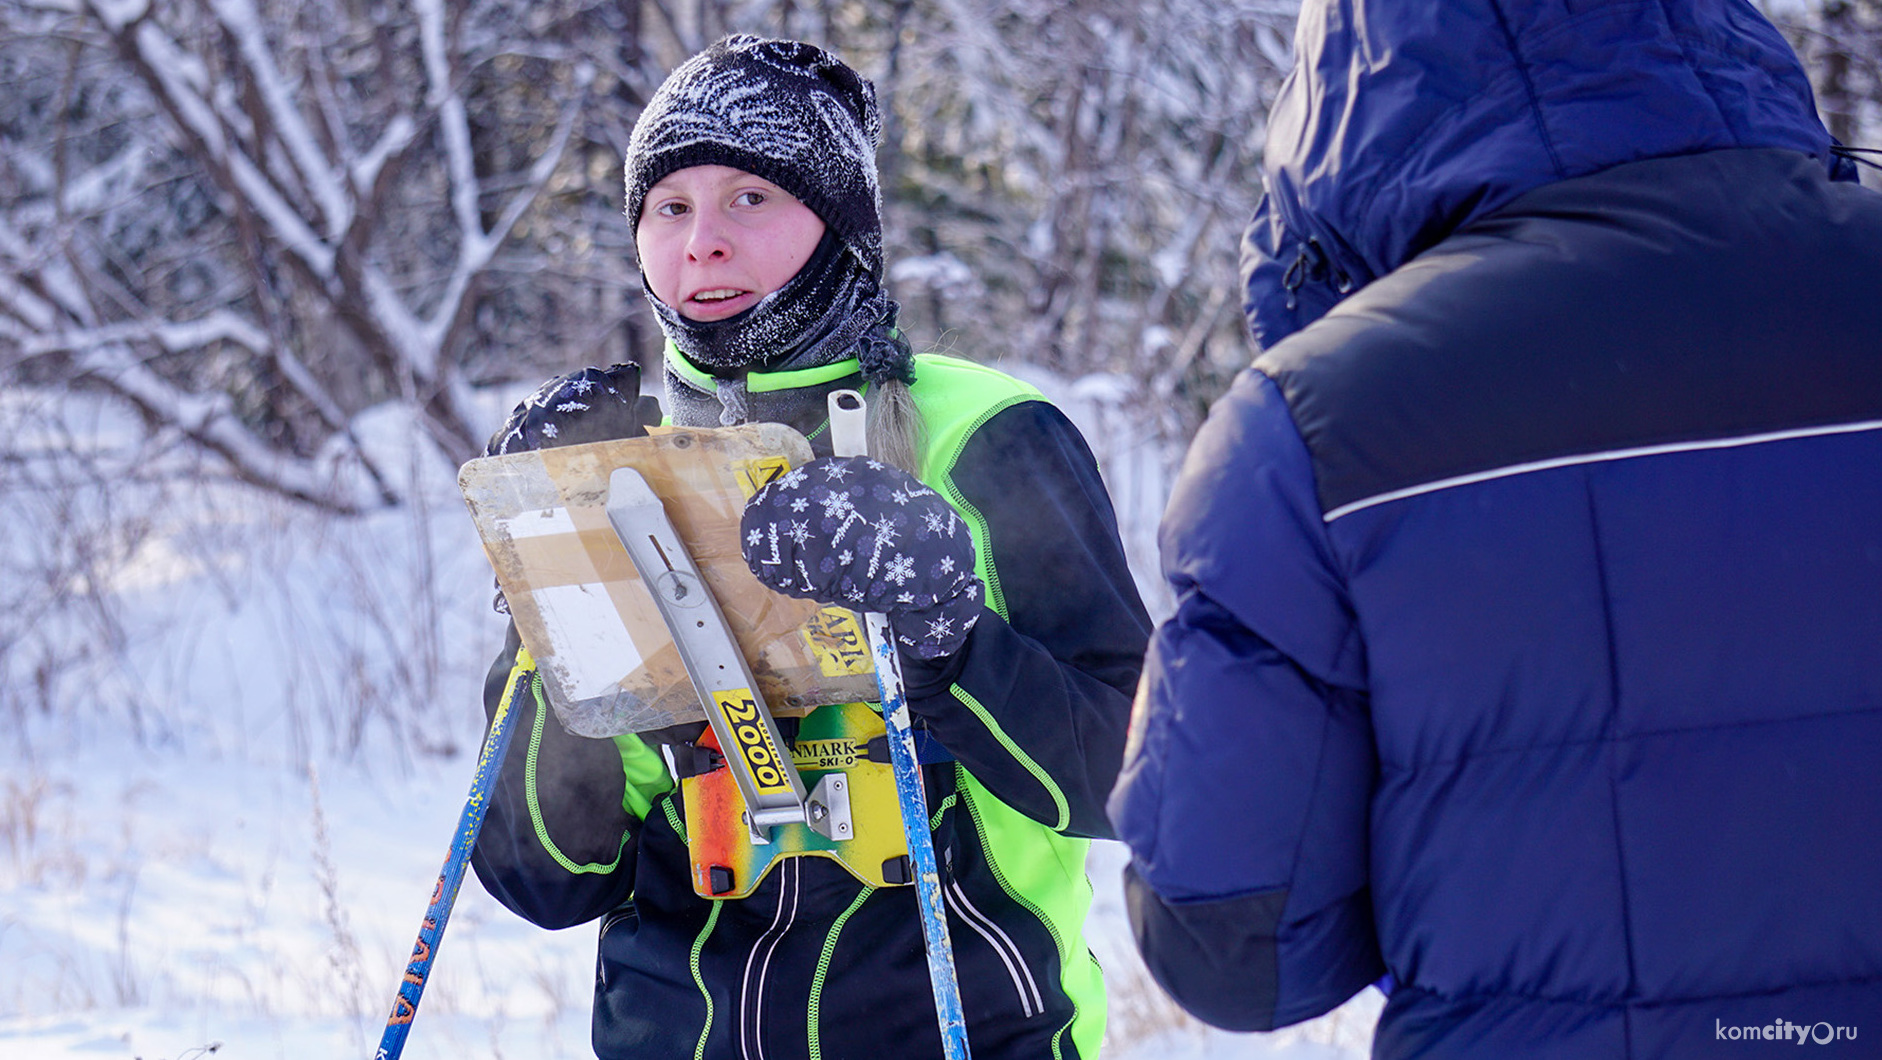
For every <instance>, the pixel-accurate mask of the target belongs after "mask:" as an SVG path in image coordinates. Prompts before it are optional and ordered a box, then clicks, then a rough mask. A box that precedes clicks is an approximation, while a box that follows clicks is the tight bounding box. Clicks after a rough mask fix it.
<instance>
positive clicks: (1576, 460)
mask: <svg viewBox="0 0 1882 1060" xmlns="http://www.w3.org/2000/svg"><path fill="white" fill-rule="evenodd" d="M1875 430H1882V420H1868V421H1865V422H1862V423H1838V424H1831V425H1829V426H1824V427H1797V428H1793V429H1791V430H1786V431H1771V432H1768V433H1765V434H1747V435H1744V436H1742V437H1738V438H1712V439H1707V440H1705V441H1696V442H1668V443H1666V444H1664V445H1643V446H1640V447H1638V448H1634V449H1613V450H1609V451H1607V452H1602V453H1579V454H1576V455H1574V456H1557V457H1551V458H1550V459H1548V460H1535V461H1531V462H1530V463H1527V464H1511V465H1510V466H1509V467H1499V468H1493V469H1491V470H1489V471H1476V472H1472V473H1471V474H1468V475H1458V476H1456V477H1454V478H1446V479H1439V480H1438V481H1436V482H1427V483H1424V484H1423V485H1419V486H1407V487H1405V488H1404V489H1396V490H1392V491H1390V492H1388V493H1381V494H1378V495H1377V496H1373V497H1366V498H1364V499H1362V500H1356V501H1353V502H1351V503H1350V504H1342V505H1340V506H1339V507H1338V508H1335V509H1333V510H1332V511H1330V512H1328V513H1326V514H1325V515H1323V516H1321V517H1320V518H1321V520H1322V521H1323V522H1328V523H1330V522H1332V521H1333V520H1335V519H1338V518H1340V517H1342V516H1346V515H1351V514H1353V513H1354V512H1357V511H1362V510H1364V509H1366V508H1370V507H1372V506H1374V505H1377V504H1386V503H1389V502H1391V501H1397V500H1404V499H1405V498H1407V497H1416V496H1418V495H1420V494H1423V493H1436V492H1437V491H1439V490H1447V489H1452V488H1454V487H1457V486H1468V485H1471V484H1473V483H1477V482H1488V481H1490V480H1491V479H1499V478H1509V477H1511V476H1514V475H1526V474H1528V473H1530V472H1532V471H1548V470H1551V469H1553V468H1558V467H1572V466H1573V465H1575V464H1598V463H1605V462H1607V461H1611V460H1631V459H1633V458H1635V457H1638V456H1660V455H1663V454H1666V453H1690V452H1697V451H1699V450H1703V449H1736V448H1738V447H1740V446H1747V445H1763V444H1765V443H1767V442H1784V441H1789V440H1791V439H1793V438H1817V437H1821V436H1824V435H1831V434H1859V433H1861V432H1863V431H1875Z"/></svg>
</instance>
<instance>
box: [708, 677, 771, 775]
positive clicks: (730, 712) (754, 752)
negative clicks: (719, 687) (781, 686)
mask: <svg viewBox="0 0 1882 1060" xmlns="http://www.w3.org/2000/svg"><path fill="white" fill-rule="evenodd" d="M712 702H713V705H714V706H716V707H718V708H719V714H720V716H721V717H723V718H724V719H725V720H726V723H727V724H728V726H729V727H730V728H731V730H732V738H733V739H735V740H737V741H738V753H739V755H740V757H742V758H744V759H745V764H746V765H747V766H750V767H751V778H752V786H753V787H754V788H756V789H757V791H758V794H760V795H772V794H776V793H778V792H788V791H790V790H791V782H790V781H789V780H788V779H786V778H785V774H784V770H782V769H780V768H778V762H779V758H778V748H777V745H776V744H774V743H772V742H771V734H770V733H768V732H766V731H765V727H764V725H762V724H760V723H759V721H758V701H757V700H756V699H754V698H753V697H752V691H751V689H749V688H734V689H732V690H730V691H726V692H714V693H713V694H712Z"/></svg>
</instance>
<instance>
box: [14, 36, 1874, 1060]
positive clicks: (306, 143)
mask: <svg viewBox="0 0 1882 1060" xmlns="http://www.w3.org/2000/svg"><path fill="white" fill-rule="evenodd" d="M1295 8H1296V3H1295V2H1294V0H1218V2H1215V3H1209V4H1198V3H1193V2H1190V0H1006V2H997V3H996V2H992V0H881V2H871V3H859V2H838V0H742V2H732V0H528V2H525V0H449V2H447V0H408V2H392V0H296V2H292V3H289V2H283V0H161V2H156V0H0V500H3V501H4V503H0V1060H12V1058H25V1057H34V1058H36V1057H66V1056H123V1057H133V1056H135V1057H143V1058H147V1060H155V1058H159V1057H161V1058H165V1060H181V1058H183V1057H194V1056H200V1055H206V1052H207V1051H211V1050H212V1047H213V1049H214V1050H216V1051H219V1053H220V1054H221V1055H229V1056H244V1057H248V1056H254V1057H262V1056H269V1057H299V1056H312V1055H334V1056H345V1055H354V1056H364V1055H367V1054H368V1053H369V1052H370V1049H371V1045H370V1043H372V1042H373V1041H376V1038H377V1033H378V1027H379V1025H380V1023H381V1022H382V1020H383V1018H384V1013H385V1012H386V1011H387V1009H388V1007H389V1004H390V999H391V995H392V990H393V987H394V986H395V985H396V982H397V976H398V973H399V971H400V970H401V968H402V965H403V962H404V958H405V955H406V953H407V951H408V950H409V947H410V945H411V939H412V936H413V933H414V932H415V930H416V928H417V921H418V917H419V915H420V913H421V912H422V911H423V907H424V903H425V899H426V898H427V897H428V896H429V891H430V887H431V881H432V879H433V877H434V876H435V874H436V871H437V865H438V862H439V861H440V860H441V859H442V857H443V855H444V852H445V847H446V845H447V843H448V841H449V837H450V831H451V827H452V825H453V823H454V821H455V818H456V814H457V810H458V807H459V805H460V803H461V800H462V798H463V794H464V790H465V787H466V785H467V783H468V780H469V775H470V768H471V765H472V760H473V759H474V756H475V750H476V747H477V745H478V743H479V741H480V730H481V724H482V714H481V710H480V709H479V706H478V703H477V688H478V683H479V681H480V679H481V674H482V669H483V667H484V665H485V664H486V663H487V661H488V658H489V656H490V654H491V653H492V651H493V650H494V648H495V647H496V645H497V638H498V637H499V636H500V634H501V619H500V617H499V616H496V615H494V614H493V613H492V612H491V610H490V606H489V604H490V595H491V586H490V577H489V571H488V568H487V566H486V565H485V564H484V561H483V557H482V555H481V553H480V551H479V550H478V548H477V544H476V541H475V536H474V533H473V532H472V530H471V527H470V524H469V520H468V519H467V518H466V517H465V515H464V511H463V507H462V503H461V501H460V500H459V498H458V496H457V493H456V489H455V486H454V475H455V469H456V467H457V465H458V464H459V463H461V462H462V461H463V460H465V459H467V458H469V457H470V456H472V455H474V454H476V453H478V452H479V451H480V450H481V446H482V440H483V439H484V438H485V437H486V436H487V435H488V433H489V432H490V431H491V429H492V428H493V427H494V426H495V424H496V423H497V422H498V420H499V419H500V418H501V416H502V415H503V413H504V412H506V411H507V410H508V408H509V407H510V405H511V404H512V403H513V402H514V401H515V400H516V399H517V398H519V397H520V396H521V395H522V394H523V393H525V392H527V391H528V390H529V389H530V388H531V387H533V386H534V384H535V383H536V382H538V381H540V380H541V379H543V378H545V377H547V376H549V375H552V374H555V373H558V372H562V371H565V370H568V369H570V368H573V367H577V366H580V365H584V364H591V363H598V364H606V363H610V362H613V361H620V360H639V361H642V362H643V363H645V364H648V365H655V364H657V363H658V339H657V335H658V332H657V329H656V328H655V327H654V326H653V323H652V321H651V319H650V317H649V315H648V313H647V311H646V309H645V304H644V302H643V301H642V300H641V297H640V294H639V290H638V280H637V275H636V272H635V269H634V266H633V259H632V255H631V247H630V242H629V240H630V237H631V233H630V231H629V228H628V226H627V224H626V223H625V221H624V220H623V219H622V217H621V215H620V191H621V189H620V161H621V155H622V150H623V148H624V146H625V144H626V142H627V137H628V132H629V130H630V129H631V128H632V124H633V121H634V117H635V115H636V114H637V113H638V110H639V107H640V105H641V104H642V102H643V101H644V100H645V99H646V98H647V96H648V95H649V94H650V93H651V91H652V90H653V88H654V86H656V85H657V84H658V83H659V81H660V79H661V78H662V77H663V76H664V74H665V72H666V71H667V70H668V69H670V68H671V66H672V65H673V64H675V63H676V62H678V61H679V60H680V59H682V58H684V57H685V56H686V55H689V54H691V53H692V52H694V51H696V50H698V49H699V48H701V47H703V46H704V45H705V44H707V43H709V42H710V41H712V40H713V39H715V38H716V37H718V36H719V35H721V34H722V33H724V32H730V31H752V32H759V33H766V34H776V35H787V36H800V37H804V38H806V39H811V40H815V41H818V42H820V43H823V44H825V45H827V46H829V47H832V48H833V49H835V50H837V51H838V52H840V53H841V54H843V55H844V56H846V57H847V58H848V59H849V60H850V61H851V62H852V63H853V64H854V65H856V66H857V67H858V68H859V69H860V70H862V71H863V72H864V73H865V74H867V75H869V76H870V77H872V78H873V79H874V80H875V82H876V84H877V87H878V90H879V92H880V95H881V98H882V101H883V103H884V105H885V109H886V114H887V134H886V143H885V145H884V148H883V151H882V155H881V161H882V167H883V171H884V188H885V195H886V196H887V208H888V216H887V238H888V243H889V260H890V261H891V262H892V263H893V269H892V272H891V284H892V288H893V291H894V293H895V294H896V295H897V296H898V297H899V298H900V299H901V301H902V303H903V306H904V316H903V324H904V326H905V328H906V329H907V330H908V331H910V332H911V333H912V334H914V335H916V336H918V337H920V338H922V339H923V340H925V341H926V342H929V343H932V344H933V345H934V346H935V347H936V348H940V349H945V350H949V351H952V352H955V353H958V354H960V355H963V356H967V357H971V358H975V359H979V360H983V361H988V362H992V363H997V364H1000V365H1001V366H1003V367H1006V368H1008V369H1009V370H1012V371H1015V372H1016V373H1019V374H1022V375H1024V376H1026V377H1027V378H1029V379H1033V380H1035V381H1036V382H1038V383H1040V385H1041V386H1043V387H1044V388H1045V389H1046V390H1047V391H1048V393H1049V394H1051V395H1053V396H1054V397H1055V398H1057V399H1058V400H1060V401H1061V402H1062V403H1063V404H1064V405H1065V406H1066V407H1067V408H1068V410H1069V411H1071V413H1072V414H1073V416H1074V418H1075V419H1076V420H1077V421H1078V422H1079V424H1080V426H1081V427H1082V428H1083V429H1084V431H1085V433H1086V435H1087V437H1089V438H1090V439H1091V440H1092V442H1093V445H1094V448H1096V449H1097V450H1098V453H1099V456H1100V459H1101V462H1102V463H1103V465H1104V467H1105V471H1106V474H1107V477H1108V479H1109V481H1110V485H1111V488H1112V491H1113V494H1114V496H1115V498H1116V500H1117V502H1118V505H1119V508H1120V513H1121V515H1122V518H1123V522H1124V531H1125V536H1126V543H1127V545H1128V546H1129V548H1130V549H1131V552H1132V556H1133V561H1134V563H1135V564H1136V566H1137V570H1138V574H1139V579H1140V582H1141V583H1142V585H1143V587H1144V590H1145V593H1146V599H1147V600H1148V601H1149V602H1150V604H1151V606H1152V608H1153V610H1155V611H1158V612H1159V613H1160V612H1161V610H1163V609H1164V608H1165V607H1166V606H1167V602H1166V599H1165V598H1164V596H1163V595H1162V592H1161V590H1160V588H1159V587H1158V586H1157V585H1156V584H1155V582H1154V581H1153V580H1152V579H1151V577H1150V576H1151V573H1152V572H1153V570H1154V561H1155V557H1154V530H1155V521H1156V518H1157V515H1158V513H1159V511H1160V509H1161V506H1162V503H1163V497H1164V492H1165V489H1166V484H1167V481H1168V477H1169V473H1170V469H1171V468H1172V467H1173V465H1174V463H1175V461H1176V460H1177V459H1178V458H1179V457H1180V454H1181V451H1182V447H1183V444H1184V442H1185V440H1186V439H1187V438H1188V436H1189V434H1190V432H1192V431H1193V430H1194V428H1195V426H1196V424H1197V423H1198V422H1199V421H1200V419H1201V417H1202V415H1203V413H1204V412H1205V411H1206V409H1207V407H1208V404H1209V402H1210V401H1211V400H1213V399H1214V397H1215V396H1216V395H1217V394H1219V393H1220V392H1221V391H1222V389H1223V388H1224V387H1225V386H1226V384H1227V381H1228V379H1229V378H1230V377H1231V376H1232V375H1233V373H1234V372H1235V371H1237V370H1238V369H1239V368H1241V367H1242V366H1243V365H1245V364H1246V363H1247V361H1248V359H1249V357H1250V356H1251V354H1252V352H1253V351H1252V349H1251V347H1250V346H1249V345H1248V343H1247V340H1246V338H1245V336H1244V334H1243V332H1242V329H1241V322H1240V315H1239V305H1238V298H1237V282H1236V250H1237V241H1238V239H1239V234H1240V231H1239V230H1240V227H1241V225H1242V224H1243V223H1244V222H1245V220H1246V218H1247V216H1248V214H1249V213H1250V211H1251V210H1252V208H1253V205H1254V201H1255V199H1256V197H1257V195H1258V192H1259V186H1258V184H1259V181H1258V177H1257V176H1256V169H1255V167H1256V163H1257V161H1258V158H1259V154H1258V153H1259V150H1260V145H1261V142H1262V138H1263V135H1264V129H1263V117H1264V114H1265V111H1266V107H1267V103H1268V101H1269V100H1270V98H1271V96H1272V93H1273V91H1274V89H1275V87H1276V86H1277V84H1278V83H1279V81H1280V78H1281V76H1282V75H1283V73H1284V72H1285V70H1286V69H1287V67H1288V65H1289V63H1290V61H1291V46H1290V37H1291V34H1292V30H1293V20H1294V11H1295ZM1772 15H1773V17H1774V18H1775V19H1776V20H1777V21H1779V23H1780V24H1781V25H1782V26H1783V27H1784V29H1785V32H1786V33H1787V34H1788V35H1789V37H1790V38H1791V40H1792V41H1793V42H1794V43H1795V45H1796V46H1797V48H1798V50H1799V52H1800V54H1802V55H1803V57H1804V59H1805V61H1806V63H1807V64H1808V65H1809V67H1810V69H1811V71H1812V75H1813V77H1814V79H1815V81H1816V83H1817V87H1818V93H1819V96H1818V99H1819V103H1820V105H1821V107H1822V109H1823V113H1824V117H1825V120H1826V122H1827V123H1828V124H1829V126H1830V128H1831V130H1832V131H1833V132H1834V133H1835V134H1836V135H1837V136H1838V137H1840V138H1841V139H1842V140H1843V141H1844V142H1846V143H1852V144H1858V145H1864V146H1879V145H1882V0H1786V2H1784V3H1781V4H1778V5H1776V6H1775V7H1773V9H1772ZM1868 176H1871V177H1873V176H1874V174H1868ZM650 377H656V375H655V373H651V372H650ZM1120 863H1121V852H1120V851H1119V850H1118V849H1116V847H1115V846H1114V845H1101V847H1100V849H1099V852H1098V855H1097V858H1096V864H1095V866H1094V881H1095V883H1096V885H1097V888H1098V892H1099V904H1098V908H1097V919H1098V926H1097V946H1098V948H1099V951H1100V952H1099V956H1100V957H1101V958H1102V959H1103V960H1104V962H1105V964H1106V966H1107V968H1108V969H1109V970H1110V976H1111V980H1112V995H1113V1020H1112V1023H1113V1028H1112V1033H1111V1040H1110V1045H1109V1052H1108V1055H1110V1056H1113V1057H1119V1058H1129V1057H1143V1058H1149V1057H1210V1058H1215V1057H1231V1056H1234V1057H1296V1058H1306V1057H1356V1056H1360V1055H1363V1053H1364V1050H1365V1046H1366V1043H1367V1040H1368V1039H1369V1036H1370V1030H1369V1028H1370V1024H1371V1020H1372V1018H1373V1017H1374V1015H1375V1014H1376V1012H1377V1006H1378V1001H1377V997H1376V995H1371V994H1367V995H1362V996H1361V998H1359V999H1357V1000H1356V1001H1355V1002H1353V1003H1352V1004H1351V1005H1349V1006H1348V1007H1347V1008H1345V1009H1342V1010H1341V1011H1339V1012H1337V1013H1334V1014H1332V1015H1330V1016H1329V1017H1326V1018H1324V1019H1322V1020H1320V1021H1316V1022H1314V1023H1312V1024H1309V1025H1306V1026H1304V1027H1302V1028H1296V1029H1291V1030H1288V1031H1283V1032H1280V1033H1279V1034H1276V1035H1254V1036H1233V1035H1226V1034H1219V1033H1215V1032H1208V1031H1205V1030H1204V1029H1203V1028H1201V1027H1200V1026H1199V1025H1197V1024H1195V1023H1193V1022H1192V1021H1190V1020H1188V1019H1187V1018H1186V1017H1184V1016H1183V1015H1182V1014H1181V1012H1180V1011H1179V1010H1177V1009H1176V1008H1175V1007H1174V1006H1173V1005H1171V1004H1170V1003H1169V1002H1168V1001H1167V1000H1166V999H1164V998H1163V997H1162V996H1161V995H1160V994H1159V993H1158V992H1157V990H1156V988H1155V987H1154V986H1153V985H1151V984H1150V983H1149V982H1148V980H1147V978H1146V977H1145V976H1144V974H1143V972H1142V969H1141V966H1140V965H1138V964H1137V963H1136V962H1135V958H1134V955H1133V954H1132V953H1131V951H1130V945H1129V942H1128V938H1127V931H1126V929H1125V928H1124V926H1123V918H1122V912H1121V909H1120V908H1119V906H1118V900H1117V895H1116V892H1117V886H1116V874H1117V870H1118V868H1119V865H1120ZM592 957H593V938H592V932H591V931H590V930H589V929H586V928H578V929H574V930H572V931H568V932H559V933H553V934H551V933H545V932H540V931H537V930H536V929H534V928H531V927H529V926H528V925H526V924H524V923H522V922H521V921H519V920H517V919H516V918H514V917H511V916H510V915H509V914H507V913H506V912H504V911H503V910H501V909H500V908H498V907H496V906H495V904H494V903H493V902H491V901H490V900H489V899H488V897H486V896H485V895H483V893H482V891H481V890H480V889H479V888H478V887H477V885H476V884H475V883H471V884H469V885H468V886H467V887H466V888H465V891H464V896H463V898H462V900H461V901H460V904H459V912H458V915H457V918H456V919H455V920H454V921H453V924H452V928H451V932H450V934H449V935H448V936H447V940H446V943H445V945H444V947H443V950H442V956H441V957H440V959H439V965H438V973H437V976H436V977H435V979H434V981H433V983H432V985H431V987H430V989H429V990H428V992H427V994H426V1001H425V1005H424V1007H423V1009H422V1011H421V1014H420V1017H419V1020H418V1022H417V1024H416V1026H415V1028H414V1033H413V1036H412V1041H411V1046H410V1048H409V1050H408V1055H410V1056H414V1057H421V1056H423V1057H440V1056H452V1057H462V1058H469V1057H482V1056H491V1057H562V1056H581V1055H586V1041H587V1029H586V1025H587V1008H588V990H589V986H588V981H589V977H590V968H591V962H592ZM218 1043H221V1044H218Z"/></svg>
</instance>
